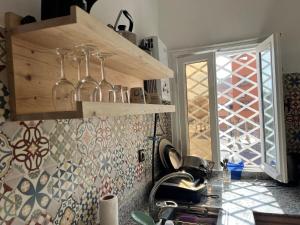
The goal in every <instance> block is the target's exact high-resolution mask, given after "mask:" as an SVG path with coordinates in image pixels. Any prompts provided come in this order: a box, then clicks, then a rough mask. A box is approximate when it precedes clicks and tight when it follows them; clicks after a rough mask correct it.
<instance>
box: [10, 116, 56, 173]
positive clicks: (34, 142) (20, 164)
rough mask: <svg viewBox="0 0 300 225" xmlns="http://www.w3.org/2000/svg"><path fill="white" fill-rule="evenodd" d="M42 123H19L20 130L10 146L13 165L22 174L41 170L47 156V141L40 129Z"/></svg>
mask: <svg viewBox="0 0 300 225" xmlns="http://www.w3.org/2000/svg"><path fill="white" fill-rule="evenodd" d="M41 123H42V121H38V122H37V121H35V122H34V121H31V122H28V123H25V122H21V123H20V124H21V125H22V129H21V130H20V131H19V136H18V138H16V139H15V140H14V141H13V142H12V144H11V146H12V147H13V164H15V165H16V167H17V168H19V169H20V170H21V172H24V173H31V172H34V171H37V170H39V169H41V168H42V164H43V162H44V160H45V159H46V158H47V157H48V156H49V151H50V149H49V140H48V136H47V135H46V134H44V132H43V130H42V129H41V128H40V125H41Z"/></svg>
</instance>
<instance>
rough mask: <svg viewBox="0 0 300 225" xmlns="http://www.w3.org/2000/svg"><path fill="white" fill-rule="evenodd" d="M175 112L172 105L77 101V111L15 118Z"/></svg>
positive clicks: (38, 118)
mask: <svg viewBox="0 0 300 225" xmlns="http://www.w3.org/2000/svg"><path fill="white" fill-rule="evenodd" d="M170 112H175V106H174V105H155V104H122V103H100V102H77V111H66V112H49V113H31V114H22V115H17V117H16V120H49V119H76V118H91V117H93V116H125V115H142V114H154V113H170Z"/></svg>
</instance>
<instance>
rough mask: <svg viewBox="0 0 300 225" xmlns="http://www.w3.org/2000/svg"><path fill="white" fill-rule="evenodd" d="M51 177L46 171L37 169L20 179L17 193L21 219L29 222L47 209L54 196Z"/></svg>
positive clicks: (17, 207) (17, 206) (18, 212)
mask: <svg viewBox="0 0 300 225" xmlns="http://www.w3.org/2000/svg"><path fill="white" fill-rule="evenodd" d="M50 178H51V177H50V175H49V174H48V173H47V172H46V171H37V172H35V173H31V174H28V175H26V176H25V177H23V178H22V179H21V180H20V182H19V184H18V186H17V189H16V193H15V196H16V209H17V216H18V217H19V219H21V220H22V221H25V222H28V221H29V220H30V219H32V218H36V217H37V216H38V215H40V214H41V213H42V212H44V211H46V210H47V208H48V206H49V204H50V202H51V198H52V196H51V190H52V187H51V185H52V182H49V181H50Z"/></svg>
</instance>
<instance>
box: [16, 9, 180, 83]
mask: <svg viewBox="0 0 300 225" xmlns="http://www.w3.org/2000/svg"><path fill="white" fill-rule="evenodd" d="M11 34H12V41H13V42H14V41H16V40H18V39H21V40H23V41H27V42H30V43H34V44H35V45H40V46H43V47H45V48H48V49H55V48H57V47H65V48H66V47H69V48H71V47H73V46H75V45H78V44H84V43H91V44H94V45H96V46H97V47H98V48H99V49H100V50H101V51H103V52H109V53H113V54H114V56H112V57H110V58H109V59H108V60H107V62H106V66H107V67H108V68H110V69H112V70H115V71H118V72H120V73H124V74H128V75H131V76H134V77H137V78H139V79H142V80H151V79H163V78H172V77H173V76H174V72H173V71H172V70H171V69H170V68H168V67H167V66H165V65H163V64H162V63H160V62H158V61H157V60H156V59H154V58H153V57H152V56H150V55H148V54H147V53H145V52H144V51H143V50H141V49H139V48H138V47H137V46H135V45H134V44H132V43H131V42H129V41H128V40H126V39H125V38H123V37H122V36H120V35H118V34H117V33H116V32H114V31H113V30H112V29H110V28H108V27H107V26H106V25H104V24H102V23H101V22H100V21H98V20H97V19H95V18H93V17H92V16H90V15H89V14H87V13H86V12H84V11H83V10H81V9H80V8H78V7H75V6H74V7H72V8H71V15H70V16H65V17H60V18H54V19H50V20H45V21H41V22H37V23H32V24H26V25H20V26H17V27H15V28H14V29H12V31H11Z"/></svg>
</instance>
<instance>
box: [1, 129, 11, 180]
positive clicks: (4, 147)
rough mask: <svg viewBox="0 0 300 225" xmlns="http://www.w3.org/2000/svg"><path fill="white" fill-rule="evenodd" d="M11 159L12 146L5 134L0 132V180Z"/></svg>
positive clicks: (6, 170)
mask: <svg viewBox="0 0 300 225" xmlns="http://www.w3.org/2000/svg"><path fill="white" fill-rule="evenodd" d="M12 159H13V153H12V147H11V146H10V142H9V140H8V138H7V137H6V135H5V134H4V133H2V132H0V180H1V179H3V177H4V176H5V175H6V173H7V172H8V170H9V168H10V165H11V162H12Z"/></svg>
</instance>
